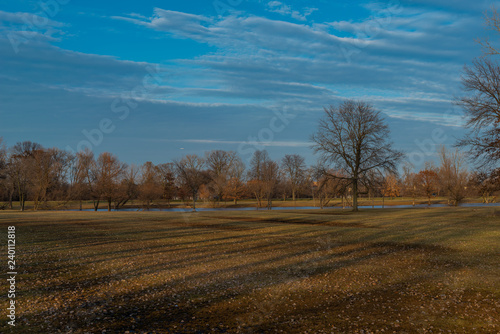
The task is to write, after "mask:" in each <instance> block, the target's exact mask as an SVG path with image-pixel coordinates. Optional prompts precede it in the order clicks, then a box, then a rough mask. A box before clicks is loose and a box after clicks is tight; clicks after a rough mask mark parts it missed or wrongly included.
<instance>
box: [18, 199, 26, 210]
mask: <svg viewBox="0 0 500 334" xmlns="http://www.w3.org/2000/svg"><path fill="white" fill-rule="evenodd" d="M25 202H26V199H25V198H24V195H19V204H20V205H21V211H24V203H25Z"/></svg>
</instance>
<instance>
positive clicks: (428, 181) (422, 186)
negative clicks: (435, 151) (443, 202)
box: [416, 165, 439, 205]
mask: <svg viewBox="0 0 500 334" xmlns="http://www.w3.org/2000/svg"><path fill="white" fill-rule="evenodd" d="M416 183H417V185H418V190H419V191H420V192H421V193H422V194H423V195H425V196H426V197H427V199H428V204H429V205H431V198H432V196H433V194H434V193H435V192H436V191H437V188H438V183H439V176H438V174H437V172H436V171H435V168H434V167H433V166H431V165H427V166H426V168H425V169H424V170H421V171H420V172H419V173H418V174H417V175H416Z"/></svg>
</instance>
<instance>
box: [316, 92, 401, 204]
mask: <svg viewBox="0 0 500 334" xmlns="http://www.w3.org/2000/svg"><path fill="white" fill-rule="evenodd" d="M311 139H312V141H313V142H314V143H315V144H314V145H313V149H314V151H315V153H319V154H320V158H321V161H322V163H324V164H325V165H329V164H333V165H334V166H332V167H333V169H335V170H343V171H346V173H347V176H340V175H336V174H332V173H329V172H328V168H325V169H324V173H325V174H326V175H327V176H328V177H331V178H340V179H344V180H346V181H348V182H349V183H350V184H351V185H352V196H353V202H352V203H353V211H358V195H359V186H360V184H363V183H364V182H365V181H366V179H367V174H368V172H370V171H379V172H384V171H386V172H393V173H396V169H397V164H398V162H399V161H400V160H401V158H402V156H403V153H402V152H400V151H397V150H394V149H393V148H392V143H391V142H390V141H389V128H388V126H387V125H386V124H385V122H384V120H383V118H382V117H381V115H380V112H379V111H377V110H375V109H374V107H373V106H372V105H371V104H369V103H366V102H363V101H353V100H347V101H345V102H343V103H341V104H339V105H337V106H330V107H329V108H325V115H324V117H323V118H322V119H321V120H320V122H319V126H318V130H317V132H316V133H315V134H314V135H313V136H312V137H311Z"/></svg>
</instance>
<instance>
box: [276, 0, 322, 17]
mask: <svg viewBox="0 0 500 334" xmlns="http://www.w3.org/2000/svg"><path fill="white" fill-rule="evenodd" d="M266 9H267V10H268V11H269V12H272V13H278V14H280V15H283V16H290V17H291V18H293V19H296V20H299V21H306V20H307V17H308V16H309V15H311V14H312V13H313V12H315V11H317V10H318V8H305V9H304V10H303V11H302V12H300V11H298V10H293V9H292V7H291V6H289V5H287V4H284V3H283V2H280V1H276V0H273V1H269V2H268V3H267V5H266Z"/></svg>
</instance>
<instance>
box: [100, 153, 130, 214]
mask: <svg viewBox="0 0 500 334" xmlns="http://www.w3.org/2000/svg"><path fill="white" fill-rule="evenodd" d="M126 167H127V165H126V164H124V163H121V162H120V160H118V158H117V157H116V156H114V155H113V154H111V153H109V152H103V153H101V154H100V155H99V157H98V158H97V161H96V163H95V167H94V174H95V176H96V185H97V192H98V194H99V198H101V199H104V200H105V201H106V202H107V203H108V211H111V203H112V202H113V200H114V199H115V197H116V195H117V190H118V187H119V184H120V182H121V178H122V176H123V173H124V172H125V170H126Z"/></svg>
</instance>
